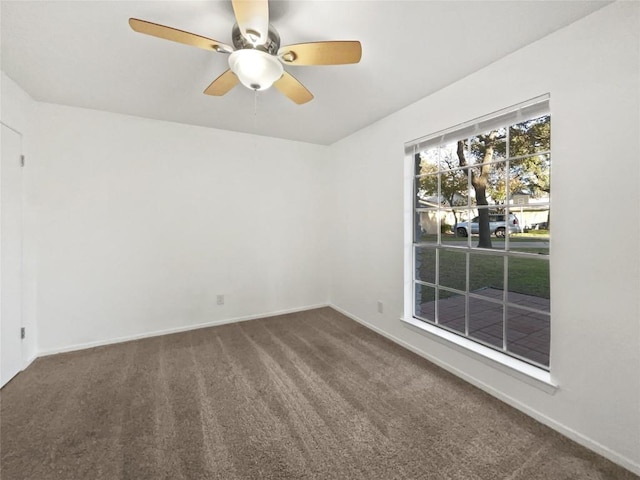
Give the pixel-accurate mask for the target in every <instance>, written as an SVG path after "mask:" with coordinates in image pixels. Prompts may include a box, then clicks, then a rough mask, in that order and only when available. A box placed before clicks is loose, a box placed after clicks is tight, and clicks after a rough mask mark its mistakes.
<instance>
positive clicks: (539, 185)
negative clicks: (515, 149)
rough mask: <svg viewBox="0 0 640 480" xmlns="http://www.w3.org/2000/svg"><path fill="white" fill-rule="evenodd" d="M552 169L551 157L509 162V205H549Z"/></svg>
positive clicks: (535, 156) (537, 156)
mask: <svg viewBox="0 0 640 480" xmlns="http://www.w3.org/2000/svg"><path fill="white" fill-rule="evenodd" d="M550 167H551V157H550V156H549V155H533V156H531V157H526V158H523V159H520V160H512V161H511V162H509V200H510V201H509V203H510V204H511V205H521V206H525V205H532V206H533V205H536V204H539V203H548V202H549V194H550V193H551V183H550V182H551V176H550V173H551V169H550Z"/></svg>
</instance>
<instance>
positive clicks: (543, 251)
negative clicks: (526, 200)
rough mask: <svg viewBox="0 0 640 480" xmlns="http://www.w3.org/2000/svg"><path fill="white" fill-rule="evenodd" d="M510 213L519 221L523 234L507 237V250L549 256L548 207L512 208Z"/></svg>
mask: <svg viewBox="0 0 640 480" xmlns="http://www.w3.org/2000/svg"><path fill="white" fill-rule="evenodd" d="M511 212H512V213H513V214H514V215H515V216H516V217H517V218H518V219H521V220H520V225H523V233H522V234H520V235H513V236H511V237H509V250H512V251H514V252H526V253H535V254H539V255H549V240H550V236H549V226H550V223H549V219H550V210H549V207H548V206H542V207H535V206H529V207H523V208H520V209H518V208H517V207H512V208H511Z"/></svg>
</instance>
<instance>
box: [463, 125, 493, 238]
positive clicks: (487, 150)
mask: <svg viewBox="0 0 640 480" xmlns="http://www.w3.org/2000/svg"><path fill="white" fill-rule="evenodd" d="M497 136H498V132H497V131H496V130H494V131H492V132H489V133H488V134H486V135H478V136H477V137H476V138H477V139H478V142H477V143H476V144H477V145H478V149H479V153H480V155H479V158H481V161H480V163H478V164H476V165H477V167H478V171H474V170H473V169H471V168H466V169H464V170H463V171H464V172H466V174H467V175H470V176H471V185H473V189H474V190H475V192H476V203H477V205H478V206H483V205H489V202H488V200H487V186H488V184H489V174H490V172H491V163H490V162H491V160H492V159H493V152H494V148H495V144H496V137H497ZM465 144H466V142H465V141H464V140H459V141H458V148H457V155H458V162H459V163H460V166H461V167H469V165H468V163H467V158H466V156H465V150H466V148H465ZM478 236H479V240H478V247H480V248H491V247H492V246H491V230H490V229H489V209H487V208H479V209H478Z"/></svg>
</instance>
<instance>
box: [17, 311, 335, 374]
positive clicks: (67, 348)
mask: <svg viewBox="0 0 640 480" xmlns="http://www.w3.org/2000/svg"><path fill="white" fill-rule="evenodd" d="M327 306H329V304H327V303H323V304H318V305H308V306H306V307H296V308H289V309H286V310H278V311H276V312H268V313H259V314H255V315H246V316H243V317H235V318H226V319H223V320H214V321H211V322H205V323H199V324H196V325H184V326H181V327H175V328H166V329H164V330H155V331H153V332H144V333H137V334H133V335H126V336H124V337H117V338H111V339H109V340H98V341H95V342H87V343H77V344H75V345H68V346H64V347H59V348H52V349H48V350H40V351H39V352H38V355H37V357H45V356H48V355H55V354H57V353H65V352H74V351H76V350H84V349H87V348H93V347H102V346H104V345H112V344H115V343H122V342H130V341H131V340H140V339H142V338H149V337H158V336H160V335H169V334H171V333H180V332H188V331H189V330H198V329H199V328H208V327H215V326H218V325H226V324H228V323H237V322H246V321H247V320H257V319H259V318H268V317H275V316H277V315H286V314H287V313H297V312H304V311H306V310H314V309H316V308H322V307H327ZM37 357H34V358H33V360H35V359H36V358H37ZM33 360H31V361H33ZM29 363H31V362H29ZM25 368H26V367H25Z"/></svg>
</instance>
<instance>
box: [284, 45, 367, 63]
mask: <svg viewBox="0 0 640 480" xmlns="http://www.w3.org/2000/svg"><path fill="white" fill-rule="evenodd" d="M278 56H279V57H280V58H281V59H282V61H283V62H284V63H286V64H288V65H344V64H347V63H358V62H359V61H360V58H361V57H362V46H361V45H360V42H358V41H333V42H311V43H298V44H296V45H287V46H285V47H282V48H281V49H280V50H279V51H278Z"/></svg>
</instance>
